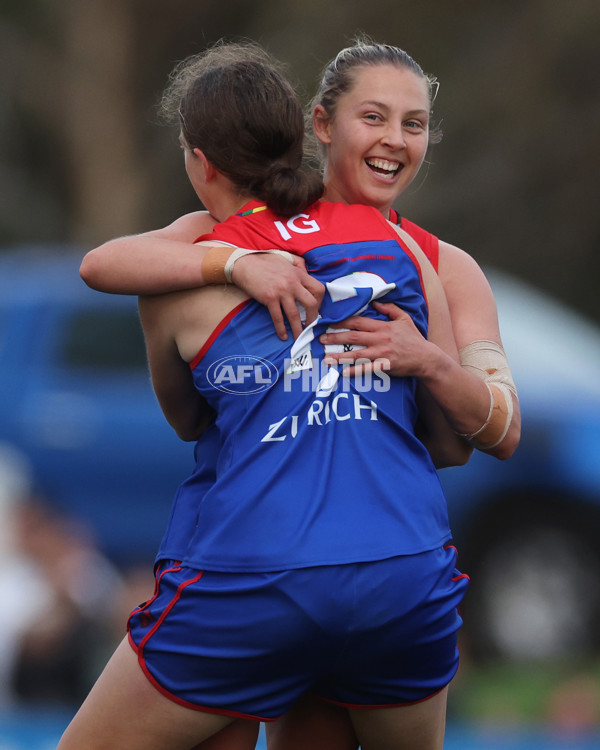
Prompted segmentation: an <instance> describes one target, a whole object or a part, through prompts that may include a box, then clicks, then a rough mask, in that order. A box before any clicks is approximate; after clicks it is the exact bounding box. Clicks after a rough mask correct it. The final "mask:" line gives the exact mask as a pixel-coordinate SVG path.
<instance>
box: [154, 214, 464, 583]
mask: <svg viewBox="0 0 600 750" xmlns="http://www.w3.org/2000/svg"><path fill="white" fill-rule="evenodd" d="M241 214H242V215H237V216H234V217H231V218H230V219H228V220H227V221H225V222H224V223H222V224H220V225H218V226H217V227H215V230H214V231H213V232H212V233H211V234H210V235H207V236H205V237H203V238H202V239H214V240H218V241H221V242H228V243H231V244H232V245H236V246H240V247H248V248H255V249H259V250H260V249H263V250H266V249H270V248H274V247H278V248H281V249H285V250H289V251H290V252H293V253H297V254H299V255H301V256H302V257H303V258H304V260H305V262H306V265H307V268H308V270H309V271H310V272H311V273H312V274H313V275H314V276H315V277H316V278H318V279H319V280H320V281H321V282H323V284H325V285H326V289H327V291H326V293H325V297H324V300H323V304H322V306H321V316H320V318H319V319H318V320H317V321H316V322H315V323H314V324H312V325H311V326H309V327H307V328H305V330H304V331H303V333H302V334H301V335H300V336H299V337H298V339H297V340H296V341H295V342H293V344H292V343H290V342H285V341H281V340H280V339H279V338H278V337H277V335H276V334H275V332H274V328H273V323H272V321H271V318H270V315H269V314H268V312H267V310H266V308H264V307H263V306H262V305H260V304H258V303H257V302H254V301H252V300H249V301H247V302H244V303H242V304H241V305H239V306H238V307H237V308H236V309H235V310H233V311H232V312H231V313H230V314H229V315H228V316H226V318H225V320H224V321H223V322H222V323H221V324H220V325H219V326H218V327H217V329H216V331H215V332H214V333H213V335H212V336H211V337H210V339H209V341H208V342H207V344H206V345H205V346H204V347H203V348H202V350H201V351H200V352H199V353H198V356H197V357H196V358H195V360H194V361H193V362H192V363H191V367H192V369H193V377H194V382H195V385H196V388H197V389H198V390H199V391H200V392H201V393H202V395H203V396H204V397H205V398H206V399H207V401H208V402H209V403H210V404H211V405H212V406H213V407H214V409H215V411H216V413H217V423H216V430H215V429H213V431H212V434H211V440H213V441H218V443H219V445H218V459H217V461H216V472H215V475H214V483H213V484H212V486H211V487H210V489H208V491H205V490H206V483H205V482H204V479H203V471H205V469H203V468H202V456H199V457H198V458H199V459H200V461H199V465H198V471H197V472H195V473H194V474H193V475H192V476H191V477H190V478H189V479H188V480H186V481H185V482H184V483H183V484H182V485H181V487H180V488H179V491H178V495H177V498H176V506H175V509H174V514H173V516H172V519H171V529H170V532H168V534H167V537H166V539H168V538H169V533H170V534H171V536H172V537H173V535H174V536H175V537H176V533H175V528H174V526H175V525H176V526H177V527H179V528H181V527H182V526H183V527H184V528H187V534H188V541H187V548H186V549H185V550H184V549H183V548H182V547H183V546H184V544H183V541H182V542H181V544H180V546H179V548H178V549H175V548H173V549H170V548H169V551H170V552H171V553H174V552H179V554H174V555H173V556H174V557H177V558H178V559H181V560H182V561H183V562H184V564H187V565H190V566H192V567H196V568H202V569H206V570H220V571H244V570H248V571H274V570H284V569H288V568H298V567H309V566H315V565H331V564H343V563H348V562H359V561H367V560H378V559H384V558H386V557H392V556H396V555H405V554H416V553H420V552H424V551H426V550H431V549H434V548H437V547H440V546H441V545H442V544H443V543H445V542H446V541H447V540H448V539H449V538H450V530H449V526H448V517H447V509H446V502H445V498H444V495H443V492H442V489H441V486H440V483H439V479H438V476H437V473H436V471H435V468H434V466H433V464H432V462H431V459H430V456H429V454H428V452H427V451H426V449H425V448H424V446H423V444H422V443H421V442H420V441H419V440H418V439H417V438H416V437H415V435H414V425H415V421H416V419H417V406H416V402H415V389H416V382H415V379H414V378H392V377H389V376H388V375H387V373H385V372H383V371H381V370H376V371H375V372H374V373H373V374H370V375H368V376H367V375H363V376H360V377H359V376H357V377H350V378H348V377H343V376H341V375H340V371H341V367H329V366H328V365H327V364H325V362H324V361H323V359H324V356H325V355H326V351H325V349H324V347H323V345H322V344H321V343H320V342H319V336H320V335H321V334H322V333H324V332H325V331H326V330H327V328H328V327H329V326H330V325H332V324H335V323H338V322H340V321H343V320H344V319H346V318H347V317H349V316H350V315H354V314H360V315H367V316H371V317H375V318H381V317H383V316H381V315H380V313H378V312H377V311H376V310H375V309H374V308H373V306H372V305H371V303H372V301H373V300H379V301H382V302H394V303H396V304H398V305H400V306H401V307H402V308H403V309H404V310H406V311H407V312H408V313H409V314H410V315H411V317H412V318H413V320H414V322H415V324H416V326H417V327H418V328H419V330H420V331H421V332H422V333H423V335H426V334H427V303H426V299H425V295H424V291H423V287H422V280H421V277H420V272H419V267H418V265H417V264H416V263H415V261H414V258H413V257H412V255H411V253H410V251H409V250H408V249H407V248H404V247H403V246H402V244H401V241H400V238H399V237H398V235H397V234H396V233H395V232H394V230H393V228H392V227H390V225H389V224H388V222H386V221H385V219H384V218H383V216H382V215H381V214H380V213H379V212H378V211H376V210H375V209H373V208H370V207H367V206H347V205H344V204H339V203H327V202H321V203H318V204H315V205H314V206H313V207H311V208H310V209H309V210H308V211H306V213H304V214H302V215H300V216H297V217H293V218H292V219H287V220H286V219H281V218H279V217H277V216H275V215H274V214H272V213H271V211H269V210H268V209H266V207H265V206H264V205H262V204H259V203H257V202H251V203H249V204H248V205H247V206H245V207H244V209H243V210H242V212H241ZM177 509H178V510H177ZM192 530H193V533H192ZM173 538H174V537H173ZM181 538H182V540H183V539H184V538H185V533H184V534H183V535H182V537H181ZM165 544H166V542H165ZM164 546H165V545H163V547H164ZM166 546H167V547H168V546H169V545H168V544H166ZM171 546H173V545H171ZM174 546H175V547H176V546H177V545H174ZM163 551H165V552H166V548H165V549H164V550H163ZM162 556H163V557H164V555H162Z"/></svg>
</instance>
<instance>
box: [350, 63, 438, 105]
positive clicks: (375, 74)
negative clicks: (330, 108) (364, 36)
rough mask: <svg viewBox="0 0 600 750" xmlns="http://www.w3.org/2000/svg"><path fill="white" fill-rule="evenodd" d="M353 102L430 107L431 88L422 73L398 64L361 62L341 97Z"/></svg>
mask: <svg viewBox="0 0 600 750" xmlns="http://www.w3.org/2000/svg"><path fill="white" fill-rule="evenodd" d="M344 99H346V100H347V102H348V103H349V104H350V105H354V106H359V105H360V103H361V102H362V101H378V102H383V103H385V104H387V105H388V106H390V107H391V106H408V107H409V108H410V109H426V110H428V109H429V90H428V86H427V81H426V80H425V78H423V76H420V75H419V74H418V73H415V72H414V71H413V70H410V68H406V67H400V66H397V65H389V64H382V65H361V66H360V67H358V68H355V69H354V71H353V74H352V84H351V86H350V88H349V89H348V90H347V91H346V93H345V94H343V95H342V96H341V97H340V104H341V103H342V101H343V100H344Z"/></svg>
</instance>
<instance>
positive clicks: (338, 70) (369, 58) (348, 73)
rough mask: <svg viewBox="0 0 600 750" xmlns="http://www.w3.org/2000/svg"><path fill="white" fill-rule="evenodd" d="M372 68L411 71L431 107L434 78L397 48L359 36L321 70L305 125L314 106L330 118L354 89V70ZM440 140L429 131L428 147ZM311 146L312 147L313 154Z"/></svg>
mask: <svg viewBox="0 0 600 750" xmlns="http://www.w3.org/2000/svg"><path fill="white" fill-rule="evenodd" d="M374 65H395V66H396V67H399V68H407V69H408V70H412V71H413V73H415V74H416V75H417V76H419V78H422V79H423V80H424V81H425V83H426V85H427V91H428V94H429V106H430V108H431V107H432V106H433V102H434V99H435V97H436V94H437V90H438V87H439V84H438V81H437V79H436V78H435V76H431V75H427V74H426V73H424V72H423V69H422V68H421V66H420V65H419V64H418V63H417V62H416V61H415V60H414V59H413V58H412V57H411V56H410V55H409V54H408V52H405V51H404V50H403V49H400V47H393V46H392V45H390V44H378V43H377V42H374V41H372V40H371V39H369V38H368V37H366V36H359V37H357V38H356V39H355V41H354V44H353V45H352V46H350V47H345V48H344V49H343V50H341V51H340V52H338V54H337V55H336V56H335V57H334V58H333V60H331V61H330V62H329V63H327V65H326V66H325V69H324V70H323V73H322V74H321V79H320V82H319V88H318V90H317V93H316V94H315V96H314V97H313V100H312V102H311V105H310V111H309V112H308V113H307V117H306V119H307V124H308V122H309V121H310V122H312V113H313V112H314V109H315V107H316V106H317V105H318V104H320V105H321V106H322V107H323V109H324V110H325V112H326V113H327V116H328V117H329V118H334V117H335V114H336V111H337V104H338V101H339V99H340V97H341V96H343V95H344V94H345V93H347V92H348V91H349V90H350V89H351V88H352V86H353V85H354V81H355V71H356V69H357V68H360V67H366V66H374ZM441 139H442V131H441V129H440V128H439V126H435V127H430V130H429V143H439V141H440V140H441ZM314 146H315V144H314V143H313V146H312V148H313V150H314Z"/></svg>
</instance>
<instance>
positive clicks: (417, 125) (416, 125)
mask: <svg viewBox="0 0 600 750" xmlns="http://www.w3.org/2000/svg"><path fill="white" fill-rule="evenodd" d="M404 127H405V128H408V129H409V130H415V131H421V130H425V127H426V126H425V124H424V123H422V122H421V121H420V120H407V121H406V122H405V123H404Z"/></svg>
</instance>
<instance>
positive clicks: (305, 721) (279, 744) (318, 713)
mask: <svg viewBox="0 0 600 750" xmlns="http://www.w3.org/2000/svg"><path fill="white" fill-rule="evenodd" d="M266 729H267V747H268V750H357V748H358V740H357V739H356V734H355V732H354V728H353V726H352V722H351V721H350V716H349V714H348V711H347V710H346V709H345V708H340V707H339V706H335V705H333V704H332V703H326V702H325V701H322V700H319V699H318V698H315V697H313V696H310V695H306V696H304V698H302V700H300V701H299V702H298V703H296V705H295V706H294V707H293V708H291V709H290V710H289V711H287V712H286V713H285V714H284V715H283V716H282V717H281V718H279V719H277V721H274V722H271V723H269V724H267V728H266Z"/></svg>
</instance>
